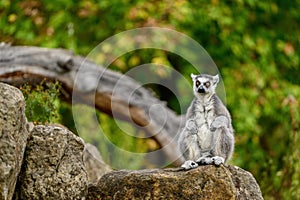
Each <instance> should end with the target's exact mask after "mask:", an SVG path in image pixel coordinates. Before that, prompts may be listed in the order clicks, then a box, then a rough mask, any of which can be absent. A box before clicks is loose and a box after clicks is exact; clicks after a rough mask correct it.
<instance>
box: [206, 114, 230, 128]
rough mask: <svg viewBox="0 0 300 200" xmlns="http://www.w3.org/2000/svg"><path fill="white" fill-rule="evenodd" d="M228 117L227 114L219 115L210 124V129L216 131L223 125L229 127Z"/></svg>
mask: <svg viewBox="0 0 300 200" xmlns="http://www.w3.org/2000/svg"><path fill="white" fill-rule="evenodd" d="M227 124H228V119H227V117H225V116H218V117H216V118H215V120H214V121H213V122H212V123H211V125H210V130H211V131H215V130H216V129H218V128H221V127H227Z"/></svg>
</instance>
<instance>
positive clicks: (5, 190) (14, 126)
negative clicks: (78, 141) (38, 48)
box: [0, 83, 29, 200]
mask: <svg viewBox="0 0 300 200" xmlns="http://www.w3.org/2000/svg"><path fill="white" fill-rule="evenodd" d="M24 109H25V101H24V97H23V95H22V93H21V92H20V91H19V90H18V89H17V88H15V87H12V86H9V85H7V84H4V83H0V199H4V200H7V199H12V196H13V193H14V190H15V185H16V181H17V177H18V175H19V172H20V169H21V165H22V160H23V154H24V150H25V146H26V141H27V137H28V135H29V134H28V131H27V128H26V124H27V120H26V117H25V114H24Z"/></svg>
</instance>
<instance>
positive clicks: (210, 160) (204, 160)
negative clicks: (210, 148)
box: [197, 157, 213, 165]
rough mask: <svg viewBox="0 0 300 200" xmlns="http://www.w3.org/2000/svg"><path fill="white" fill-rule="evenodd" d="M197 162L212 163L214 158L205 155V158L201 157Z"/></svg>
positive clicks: (202, 163) (201, 163) (200, 163)
mask: <svg viewBox="0 0 300 200" xmlns="http://www.w3.org/2000/svg"><path fill="white" fill-rule="evenodd" d="M197 163H198V164H199V165H210V164H212V163H213V160H212V158H211V157H203V158H200V159H199V160H198V161H197Z"/></svg>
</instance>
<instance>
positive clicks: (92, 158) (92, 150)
mask: <svg viewBox="0 0 300 200" xmlns="http://www.w3.org/2000/svg"><path fill="white" fill-rule="evenodd" d="M83 161H84V163H85V167H86V171H87V175H88V180H89V183H90V184H95V183H97V181H98V179H99V178H100V177H101V176H102V175H103V174H105V173H107V172H110V171H112V169H111V168H110V166H109V165H107V164H106V163H105V162H104V161H103V160H102V156H101V154H100V153H99V151H98V149H97V147H95V146H94V145H92V144H89V143H86V144H85V147H84V152H83Z"/></svg>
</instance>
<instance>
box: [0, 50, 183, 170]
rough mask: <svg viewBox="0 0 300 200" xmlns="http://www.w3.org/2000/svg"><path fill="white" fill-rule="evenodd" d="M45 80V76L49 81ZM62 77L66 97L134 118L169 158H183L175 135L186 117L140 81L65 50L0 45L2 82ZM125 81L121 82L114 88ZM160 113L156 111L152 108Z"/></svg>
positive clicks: (130, 120)
mask: <svg viewBox="0 0 300 200" xmlns="http://www.w3.org/2000/svg"><path fill="white" fill-rule="evenodd" d="M45 78H46V79H45ZM44 79H45V80H46V81H59V82H60V83H61V85H62V89H63V94H64V98H66V99H67V100H69V102H71V101H73V102H81V103H85V104H88V105H92V106H95V108H97V109H98V110H99V111H101V112H104V113H107V114H109V115H112V116H113V117H117V118H119V119H122V120H127V121H129V122H133V123H135V124H136V125H138V126H140V127H141V128H143V129H145V130H146V131H147V133H148V134H149V135H150V136H152V137H154V138H155V139H156V140H157V141H158V142H159V144H160V145H161V147H163V151H164V153H165V155H166V156H167V157H168V159H169V160H170V161H173V162H174V164H176V165H178V164H180V163H181V162H182V158H181V154H180V153H179V150H178V149H177V144H176V139H175V138H176V135H177V134H178V132H179V131H180V127H181V126H182V124H183V120H182V119H183V117H182V116H178V115H176V114H175V113H174V112H173V111H172V110H171V109H169V108H168V107H167V106H166V104H165V103H164V102H162V101H160V100H159V99H157V98H156V97H154V96H153V94H152V93H151V92H150V91H149V90H147V89H146V88H144V87H142V86H141V85H140V84H139V83H138V82H136V81H135V80H133V79H131V78H130V77H127V76H124V75H123V74H121V73H118V72H114V71H111V70H108V69H105V68H104V67H102V66H100V65H97V64H95V63H93V62H91V61H88V60H86V58H85V57H83V56H79V55H74V54H73V53H72V52H70V51H68V50H64V49H49V48H39V47H28V46H9V45H2V46H1V47H0V81H1V82H5V83H8V84H11V85H14V86H20V85H23V84H25V83H27V84H31V85H35V84H38V83H40V82H41V81H42V80H44ZM120 79H122V84H121V86H119V85H118V88H117V89H116V88H115V86H116V84H117V82H118V81H119V80H120ZM153 110H154V111H155V112H152V111H153Z"/></svg>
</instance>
